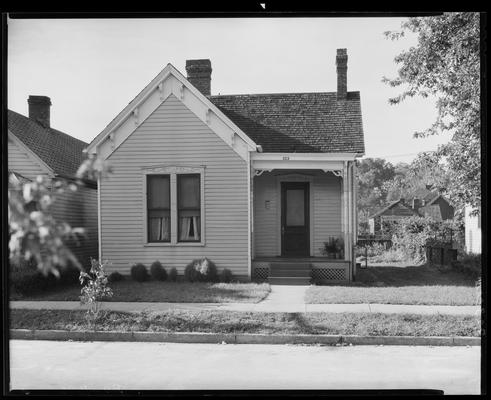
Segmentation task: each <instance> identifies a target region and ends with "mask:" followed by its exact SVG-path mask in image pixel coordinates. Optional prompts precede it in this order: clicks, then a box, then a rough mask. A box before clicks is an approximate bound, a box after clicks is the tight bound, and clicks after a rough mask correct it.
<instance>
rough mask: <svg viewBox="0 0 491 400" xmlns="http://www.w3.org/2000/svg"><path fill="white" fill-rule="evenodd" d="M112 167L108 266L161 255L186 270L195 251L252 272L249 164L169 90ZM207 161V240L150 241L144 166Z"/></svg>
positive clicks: (105, 197)
mask: <svg viewBox="0 0 491 400" xmlns="http://www.w3.org/2000/svg"><path fill="white" fill-rule="evenodd" d="M108 161H109V163H110V164H111V165H112V167H113V174H111V175H110V177H109V178H108V179H104V180H103V181H102V182H101V187H100V190H101V192H100V195H101V226H102V229H101V231H102V232H101V234H102V240H101V242H102V258H103V259H104V260H106V259H107V260H109V261H110V263H112V266H111V267H110V268H109V270H110V271H111V270H118V271H120V272H121V273H129V272H130V268H131V265H132V264H134V263H138V262H141V263H144V264H146V265H147V266H148V265H149V264H151V263H152V262H153V261H155V260H159V261H161V262H162V264H163V265H164V266H165V267H166V268H170V267H176V268H177V269H178V271H179V273H182V272H183V270H184V268H185V266H186V265H187V264H188V263H189V262H190V261H192V260H193V259H195V258H199V257H205V256H206V257H208V258H210V259H211V260H213V261H214V262H215V263H216V264H217V267H218V268H219V269H222V268H229V269H230V270H231V271H232V272H233V273H234V274H236V275H238V276H246V275H247V274H248V258H247V254H248V239H247V234H248V225H247V224H248V212H247V207H248V206H247V195H248V193H247V165H246V162H245V161H244V160H242V159H241V158H240V157H239V156H238V155H237V153H235V152H234V151H233V150H232V149H231V148H230V147H229V146H228V145H227V144H226V143H224V142H223V141H222V140H221V139H220V138H219V137H218V136H217V135H216V134H215V133H214V132H213V131H211V130H210V128H209V127H208V126H206V124H204V123H203V122H202V121H201V120H199V119H198V118H197V117H196V115H194V114H193V113H192V112H191V111H190V110H189V109H188V108H187V107H186V106H185V105H184V104H183V103H182V102H180V101H179V100H178V99H177V98H176V97H175V96H174V95H171V96H170V97H169V98H168V99H167V100H166V101H165V102H163V103H162V104H161V105H160V106H159V107H158V108H157V109H156V110H155V111H154V113H153V114H151V115H150V117H149V118H147V119H146V120H145V121H144V122H143V123H142V124H141V125H140V126H139V127H138V128H137V129H136V130H135V132H133V134H131V135H130V136H129V137H128V138H127V139H126V141H125V142H123V143H122V144H121V146H120V147H118V148H117V149H116V151H115V152H114V153H113V154H111V156H110V157H109V158H108ZM159 165H166V166H173V165H176V166H188V167H189V166H191V167H192V166H194V167H199V166H204V167H205V170H204V182H203V185H204V219H205V220H204V225H205V229H206V232H205V235H204V236H205V244H204V245H179V244H178V245H157V246H153V245H152V246H148V245H145V242H146V232H145V231H144V230H145V229H144V226H145V222H144V207H145V197H144V193H142V189H143V188H144V184H143V179H144V175H143V171H142V168H149V167H153V166H159Z"/></svg>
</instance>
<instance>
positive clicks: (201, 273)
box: [184, 257, 218, 282]
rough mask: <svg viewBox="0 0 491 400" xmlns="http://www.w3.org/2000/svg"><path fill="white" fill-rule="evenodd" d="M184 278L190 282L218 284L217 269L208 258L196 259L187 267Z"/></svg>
mask: <svg viewBox="0 0 491 400" xmlns="http://www.w3.org/2000/svg"><path fill="white" fill-rule="evenodd" d="M184 278H185V279H186V280H187V281H189V282H218V271H217V267H216V265H215V263H214V262H213V261H211V260H209V259H208V258H206V257H205V258H200V259H195V260H193V261H191V262H190V263H189V264H188V265H187V266H186V268H185V270H184Z"/></svg>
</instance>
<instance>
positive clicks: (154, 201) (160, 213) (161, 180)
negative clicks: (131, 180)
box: [147, 175, 171, 242]
mask: <svg viewBox="0 0 491 400" xmlns="http://www.w3.org/2000/svg"><path fill="white" fill-rule="evenodd" d="M147 216H148V221H147V228H148V242H170V238H171V215H170V175H147Z"/></svg>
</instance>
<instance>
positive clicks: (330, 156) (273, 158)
mask: <svg viewBox="0 0 491 400" xmlns="http://www.w3.org/2000/svg"><path fill="white" fill-rule="evenodd" d="M356 156H357V155H356V154H355V153H252V154H251V161H252V167H253V168H254V170H256V171H272V170H274V169H292V170H295V169H301V170H304V169H320V170H323V171H324V172H327V171H342V170H343V168H344V162H345V161H353V160H354V159H355V157H356Z"/></svg>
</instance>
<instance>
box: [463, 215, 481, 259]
mask: <svg viewBox="0 0 491 400" xmlns="http://www.w3.org/2000/svg"><path fill="white" fill-rule="evenodd" d="M471 210H472V208H471V207H469V206H466V207H465V210H464V212H465V215H464V222H465V251H466V252H468V253H474V254H481V251H482V246H481V244H482V236H481V235H482V233H481V217H477V216H469V213H470V212H471Z"/></svg>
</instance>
